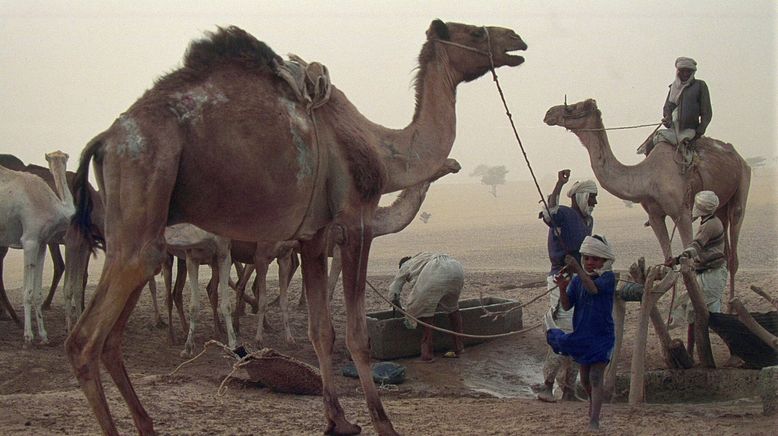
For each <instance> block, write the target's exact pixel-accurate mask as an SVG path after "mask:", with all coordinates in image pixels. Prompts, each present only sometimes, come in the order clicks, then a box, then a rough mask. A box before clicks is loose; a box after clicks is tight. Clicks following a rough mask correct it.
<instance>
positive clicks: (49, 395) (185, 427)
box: [0, 169, 778, 435]
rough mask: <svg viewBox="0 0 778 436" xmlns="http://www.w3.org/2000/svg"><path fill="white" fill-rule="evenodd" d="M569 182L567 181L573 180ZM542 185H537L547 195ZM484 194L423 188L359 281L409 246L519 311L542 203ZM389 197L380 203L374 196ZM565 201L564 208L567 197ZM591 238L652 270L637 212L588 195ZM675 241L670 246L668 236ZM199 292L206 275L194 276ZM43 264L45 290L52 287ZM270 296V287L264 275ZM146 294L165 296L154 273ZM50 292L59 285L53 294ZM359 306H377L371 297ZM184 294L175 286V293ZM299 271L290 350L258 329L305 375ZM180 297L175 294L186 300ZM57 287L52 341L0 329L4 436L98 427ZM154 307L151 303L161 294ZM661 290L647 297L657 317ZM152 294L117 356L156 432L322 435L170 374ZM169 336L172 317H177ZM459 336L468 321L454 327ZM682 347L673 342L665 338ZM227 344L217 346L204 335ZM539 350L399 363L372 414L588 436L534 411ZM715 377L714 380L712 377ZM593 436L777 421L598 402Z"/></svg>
mask: <svg viewBox="0 0 778 436" xmlns="http://www.w3.org/2000/svg"><path fill="white" fill-rule="evenodd" d="M573 178H574V179H575V178H576V175H575V174H574V175H573ZM775 181H776V178H775V173H774V172H770V171H769V170H767V169H760V170H759V172H757V173H756V174H755V176H754V179H753V182H752V187H751V195H750V198H749V203H748V208H747V213H746V219H745V223H744V225H743V231H742V234H741V243H740V266H741V267H740V272H739V273H738V276H737V278H738V281H737V291H736V294H737V296H739V297H740V298H741V299H742V301H743V302H744V303H745V305H746V307H748V308H749V309H750V310H751V311H762V312H764V311H768V310H769V305H768V304H767V303H766V302H765V301H764V300H762V299H760V298H759V297H758V296H756V295H755V294H754V293H753V292H751V291H750V290H748V287H749V286H750V285H757V286H761V287H763V288H764V289H765V290H767V291H768V292H769V293H771V294H772V295H776V294H775V292H776V291H775V286H774V283H776V279H778V271H777V270H776V266H777V265H778V238H776V230H778V225H777V224H778V223H777V219H776V203H775V199H776V191H775V188H774V186H775ZM552 184H553V180H552V179H548V178H547V179H545V180H544V181H543V184H542V187H543V188H544V189H546V190H550V189H551V186H550V185H552ZM497 194H498V196H497V197H493V196H492V195H491V194H490V193H489V191H488V187H486V186H483V185H477V184H473V185H450V184H440V183H439V184H436V185H433V186H432V188H431V189H430V192H429V195H428V197H427V200H426V202H425V204H424V205H423V207H422V211H427V212H429V213H431V215H432V216H431V218H430V220H429V222H428V223H426V224H425V223H423V222H422V221H421V220H416V221H415V222H414V223H412V224H411V225H410V226H409V227H408V228H407V229H406V230H405V231H403V232H402V233H399V234H396V235H389V236H385V237H382V238H380V239H378V240H376V241H375V242H374V245H373V250H372V252H371V258H370V264H369V278H368V280H369V281H370V283H371V284H372V285H373V286H375V287H376V288H377V289H378V290H380V291H383V292H385V290H386V287H387V286H388V284H389V282H390V280H391V274H392V273H393V272H394V271H395V270H396V268H397V267H396V265H397V261H398V260H399V258H400V257H402V256H403V255H412V254H414V253H416V252H419V251H422V250H424V251H442V252H447V253H449V254H451V255H453V256H454V257H456V258H458V259H459V260H460V261H461V262H462V264H463V265H464V267H465V270H466V281H465V290H464V295H463V296H462V298H463V299H465V298H478V297H479V296H484V297H488V296H492V297H500V298H510V299H519V300H521V301H529V300H530V299H532V298H533V297H534V296H537V295H540V294H541V293H543V292H544V290H545V282H544V280H545V271H546V270H547V264H548V260H547V257H546V249H545V243H546V242H545V241H546V229H545V228H544V226H543V224H542V223H541V222H540V221H539V220H538V219H537V212H538V205H537V202H538V200H539V198H538V195H537V192H536V191H535V190H534V186H533V185H531V184H530V183H518V182H515V183H508V184H506V185H503V186H499V187H498V190H497ZM386 201H391V198H387V199H386ZM564 201H566V200H564ZM595 219H596V222H595V233H600V234H604V235H606V237H607V238H608V240H609V241H610V242H611V244H612V245H613V246H614V247H615V249H616V254H617V256H618V259H617V261H616V264H615V269H617V270H625V269H626V268H627V267H628V266H629V264H631V263H632V262H634V261H635V260H636V259H637V257H639V256H645V257H646V260H647V263H648V264H657V263H659V262H660V261H661V257H662V256H661V252H660V250H659V246H658V244H657V242H656V240H655V239H654V236H653V234H652V232H651V230H650V229H649V228H645V227H643V222H644V221H645V219H646V215H645V212H643V210H642V209H641V208H640V207H639V206H638V205H633V206H632V207H628V205H626V204H625V203H624V202H622V201H621V200H619V199H616V198H615V197H612V196H610V195H609V194H607V193H601V195H600V204H599V205H598V207H597V209H596V210H595ZM675 239H676V241H674V250H675V251H676V252H677V251H678V250H679V249H680V242H679V241H677V239H678V237H677V236H676V238H675ZM101 263H102V262H101V257H98V258H97V259H95V260H93V261H92V264H91V266H90V276H89V282H88V287H87V296H89V295H91V293H92V292H93V291H94V288H95V285H96V283H97V280H98V278H99V272H100V266H101ZM202 271H203V272H202V273H201V275H200V277H201V279H200V280H201V284H203V285H204V284H205V282H207V280H208V278H209V274H208V273H207V272H206V269H205V268H203V270H202ZM21 272H22V262H21V253H20V252H19V251H18V250H12V252H11V253H9V255H8V257H7V258H6V262H5V266H4V273H5V285H6V288H7V289H8V290H9V296H10V298H11V301H12V302H13V303H14V306H15V307H16V309H17V312H18V313H19V314H21V306H22V298H21V289H20V288H21V285H22V275H21ZM50 274H51V272H50V262H49V261H48V260H47V272H46V276H45V277H44V282H46V281H47V280H49V277H50ZM268 278H269V288H270V292H271V295H272V294H274V293H275V292H276V291H275V289H276V284H277V280H276V279H275V278H274V277H273V270H271V273H270V274H269V276H268ZM157 282H158V287H159V288H160V289H163V286H162V281H161V279H159V278H158V279H157ZM60 291H61V290H60ZM366 292H367V294H366V295H367V296H366V301H367V310H368V312H371V311H380V310H386V309H387V307H386V303H384V302H383V300H382V299H381V298H379V297H378V296H377V295H376V294H375V293H374V292H373V291H372V290H370V288H368V290H367V291H366ZM185 294H188V292H186V291H185ZM299 294H300V278H299V274H298V276H297V277H296V278H295V279H294V281H293V283H292V287H291V296H290V298H291V300H292V302H293V304H292V305H291V307H292V314H291V321H292V332H293V334H294V337H295V340H296V343H295V344H291V345H290V344H286V343H284V342H283V338H282V336H281V334H280V333H279V328H280V314H279V312H278V308H277V307H273V308H271V311H270V314H269V319H270V322H271V324H272V325H273V326H274V327H275V331H272V332H270V333H269V334H267V335H266V342H265V343H264V344H262V345H264V346H267V347H271V348H274V349H276V350H278V351H280V352H282V353H286V354H289V355H292V356H294V357H296V358H298V359H301V360H303V361H305V362H308V363H311V364H314V365H316V357H315V354H314V352H313V349H312V346H311V345H310V343H309V341H308V340H307V337H306V322H307V314H306V311H305V309H304V308H298V307H297V305H296V301H297V299H298V297H299ZM187 298H188V295H187V296H185V303H186V302H188V300H187ZM60 299H61V292H60V293H59V294H58V295H57V297H55V300H54V304H53V307H52V309H51V310H49V311H48V312H46V314H45V316H46V326H47V329H48V332H49V338H50V341H51V343H50V344H49V345H47V346H41V345H36V346H34V347H32V348H30V349H23V347H22V342H23V341H22V331H21V330H20V329H18V328H17V327H16V326H15V325H14V324H13V323H12V322H11V321H10V320H9V319H8V318H7V317H4V318H2V319H0V331H2V335H1V336H0V432H1V433H3V434H16V433H23V434H47V435H48V434H99V432H100V429H99V427H98V425H97V422H96V421H95V419H94V416H93V414H92V412H91V410H90V409H89V406H88V404H87V402H86V400H85V397H84V395H83V394H82V393H81V391H80V390H79V388H78V386H77V383H76V380H75V378H74V377H73V375H72V373H71V368H70V365H69V364H68V362H67V359H66V358H65V356H64V350H63V342H64V340H65V337H66V333H65V331H64V319H63V318H64V309H63V307H62V304H61V300H60ZM158 299H159V302H160V304H164V298H163V297H162V295H159V296H158ZM668 305H669V296H668V295H666V296H665V297H663V298H662V300H660V304H659V307H660V309H661V310H662V313H663V314H665V316H666V313H667V308H668ZM546 306H547V299H546V298H541V299H540V300H539V301H538V302H536V303H533V304H530V305H528V306H527V307H525V308H524V311H523V316H524V325H525V326H527V327H529V326H533V325H536V324H537V323H538V322H539V321H540V318H541V316H542V314H543V313H544V312H545V311H546V310H547V309H546ZM627 310H628V311H627V319H626V328H627V332H626V338H625V343H624V346H623V348H622V354H621V356H620V359H619V371H620V372H621V373H626V372H628V371H629V361H630V356H631V354H632V348H631V347H632V337H633V336H634V335H633V333H634V330H635V327H636V324H637V316H638V314H639V306H638V305H637V304H635V303H631V304H629V305H628V308H627ZM332 311H333V318H334V323H335V329H336V332H337V339H336V343H335V355H334V359H335V367H336V368H341V367H342V366H343V365H344V364H346V363H347V362H348V352H347V350H346V348H345V343H344V336H345V335H344V331H345V312H344V307H343V299H342V292H340V288H339V291H338V292H336V295H335V298H334V301H333V307H332ZM152 315H153V313H152V309H151V300H150V294H149V293H148V291H147V290H144V291H143V295H142V296H141V298H140V302H139V304H138V306H137V307H136V308H135V311H134V313H133V315H132V316H131V318H130V320H129V324H128V327H127V329H126V339H125V347H124V349H125V362H126V363H127V367H128V371H129V373H130V377H131V379H132V380H133V383H134V385H135V389H136V391H137V392H138V394H139V395H140V398H141V400H142V401H143V403H144V405H145V406H146V408H147V410H148V412H149V413H150V415H151V416H152V417H153V419H154V424H155V428H156V430H157V431H158V432H159V433H160V434H319V433H321V431H322V430H323V429H324V418H323V414H322V410H323V406H322V402H321V398H319V397H310V396H295V395H286V394H278V393H273V392H271V391H270V390H269V389H267V388H264V387H260V386H257V385H255V384H253V383H251V382H249V381H247V376H246V374H245V373H243V372H242V371H241V372H238V373H236V377H235V378H233V379H231V380H230V381H228V382H227V383H226V386H227V388H228V389H227V390H226V392H225V393H224V394H223V395H217V389H218V387H219V384H220V383H221V382H222V380H223V379H224V377H225V376H226V375H227V374H228V373H229V372H230V370H231V363H232V362H231V361H230V360H228V359H225V357H224V356H223V355H222V354H221V353H220V352H219V351H216V350H211V351H209V352H207V353H206V354H205V355H203V356H202V357H201V358H199V359H198V360H196V361H195V362H193V363H191V364H190V365H188V366H185V367H183V368H181V369H180V370H179V371H178V372H177V373H176V374H174V375H169V374H170V373H171V372H173V370H174V369H175V368H176V367H177V366H178V365H179V364H180V363H181V362H182V361H184V360H185V359H183V358H181V357H180V356H179V352H180V351H181V349H182V345H181V344H178V345H171V344H169V343H168V337H167V333H166V330H165V328H160V327H157V326H154V325H152ZM199 319H200V323H199V325H198V329H197V336H196V338H197V342H198V343H200V344H202V343H204V342H206V341H207V340H209V339H211V338H212V337H213V325H212V319H211V315H210V309H209V308H208V306H207V304H206V300H205V297H203V305H202V311H201V313H200V318H199ZM241 325H242V328H241V332H242V337H243V340H244V342H245V343H246V344H247V345H248V346H250V347H252V348H253V349H256V344H253V343H252V341H251V339H252V338H253V333H254V331H255V330H254V329H255V317H254V315H246V316H244V317H242V319H241ZM174 326H175V328H177V329H178V331H179V332H180V329H181V327H180V323H179V322H178V320H177V319H175V318H174ZM465 329H467V326H465ZM672 334H673V336H674V337H679V338H682V339H684V340H685V332H683V333H682V332H680V331H679V330H673V331H672ZM217 339H220V340H224V339H223V338H217ZM711 340H712V343H713V347H714V357H715V359H716V362H717V364H719V365H721V364H723V363H724V362H725V361H726V359H727V357H728V355H729V353H728V351H727V349H726V346H725V345H724V344H723V342H722V341H721V340H720V339H719V338H718V336H716V335H715V334H713V333H711ZM545 352H546V345H545V340H544V335H543V332H542V331H541V330H540V329H535V330H532V331H530V332H528V333H525V334H521V335H516V336H511V337H507V338H503V339H499V340H493V341H490V342H487V343H484V344H480V345H475V346H472V347H469V348H468V349H467V350H466V353H465V354H464V355H463V356H462V357H461V358H460V359H443V358H440V356H438V358H437V359H436V360H435V361H434V362H433V363H430V364H421V363H417V362H416V361H415V360H414V359H403V360H399V361H398V363H400V364H403V365H405V366H406V367H407V380H406V382H405V383H403V384H401V385H398V386H387V387H384V388H382V398H383V401H384V405H385V407H386V409H387V411H388V413H389V415H390V416H391V418H392V420H393V423H394V425H395V428H396V429H397V430H398V431H400V432H401V433H404V434H573V433H581V432H585V431H584V430H585V428H586V426H585V424H586V422H587V419H586V410H587V409H586V407H587V406H586V403H585V402H557V403H555V404H546V403H541V402H539V401H537V400H535V399H534V396H533V394H532V392H531V390H530V388H529V386H531V385H532V384H534V383H538V382H540V381H541V378H542V375H541V365H542V360H543V356H544V354H545ZM647 365H648V368H649V369H656V368H662V366H663V363H662V359H661V356H660V353H659V348H658V341H657V338H656V336H655V335H654V333H653V331H650V332H649V348H648V363H647ZM718 371H727V369H719V370H718ZM103 377H104V385H105V386H106V388H107V396H108V398H109V403H110V405H111V408H112V412H113V416H114V418H115V419H116V420H117V425H118V428H119V431H120V432H121V433H122V434H133V433H134V432H135V428H134V426H133V423H132V419H131V417H130V416H129V414H128V411H127V408H126V406H125V404H124V402H123V400H122V398H121V396H120V395H119V393H118V392H117V390H116V389H115V387H114V386H113V383H112V382H111V380H110V377H108V376H107V375H105V374H104V375H103ZM336 379H337V382H338V386H339V393H340V395H341V401H342V404H343V406H344V408H345V410H346V413H347V416H348V417H349V419H351V420H352V421H356V422H357V423H358V424H360V425H361V426H362V428H363V433H364V434H375V433H374V431H373V429H372V427H371V425H370V419H369V416H368V414H367V408H366V406H365V404H364V400H363V397H362V395H361V393H360V388H359V385H358V382H357V381H356V380H353V379H348V378H344V377H341V376H339V375H338V376H336ZM601 422H602V426H603V429H604V432H605V433H606V434H711V433H713V432H716V434H775V431H776V428H778V417H775V416H774V417H765V416H763V415H762V406H761V402H760V401H759V400H758V398H756V397H752V398H743V399H738V400H733V401H727V402H706V401H704V399H701V400H700V401H699V402H695V403H693V404H690V403H675V404H645V405H643V406H640V407H630V406H628V405H627V404H624V403H615V404H606V405H605V406H604V408H603V414H602V418H601Z"/></svg>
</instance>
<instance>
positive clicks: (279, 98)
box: [65, 20, 527, 435]
mask: <svg viewBox="0 0 778 436" xmlns="http://www.w3.org/2000/svg"><path fill="white" fill-rule="evenodd" d="M526 47H527V46H526V44H525V43H524V42H523V41H522V40H521V38H520V37H519V36H518V35H517V34H516V33H515V32H513V31H512V30H510V29H505V28H500V27H478V26H470V25H466V24H459V23H443V22H442V21H440V20H435V21H433V22H432V24H431V26H430V27H429V29H428V31H427V41H426V42H425V44H424V46H423V48H422V51H421V54H420V56H419V64H420V65H419V69H418V73H417V74H418V75H417V78H416V83H415V87H416V110H415V114H414V116H413V120H412V122H411V123H410V124H409V125H408V126H407V127H405V128H403V129H389V128H386V127H383V126H381V125H379V124H376V123H373V122H371V121H369V120H368V119H366V118H365V117H364V116H363V115H362V114H360V112H359V111H357V109H356V108H355V107H354V105H353V104H351V102H350V101H349V100H348V99H347V98H346V96H345V95H344V94H343V92H341V91H340V90H339V89H337V87H335V86H334V85H333V86H332V88H331V92H330V95H329V101H328V102H327V103H326V104H324V105H322V106H320V107H319V108H318V109H308V108H310V107H311V106H309V105H307V104H306V103H305V102H301V101H300V100H298V97H297V95H296V94H295V92H294V91H292V88H291V87H289V86H288V85H287V82H286V81H284V80H281V79H279V77H278V75H277V66H278V64H279V62H281V60H280V59H279V57H278V56H277V55H276V54H275V53H274V52H273V51H272V50H271V49H270V48H269V47H267V46H266V45H265V44H264V43H261V42H259V41H258V40H256V39H255V38H254V37H253V36H251V35H249V34H247V33H246V32H244V31H243V30H241V29H238V28H235V27H229V28H222V29H219V30H218V31H217V32H215V33H211V34H209V35H208V36H207V37H206V38H203V39H201V40H198V41H195V42H193V43H192V44H191V45H190V46H189V48H188V50H187V53H186V56H185V58H184V61H183V67H181V68H180V69H178V70H176V71H174V72H172V73H170V74H168V75H166V76H164V77H162V78H160V79H159V80H157V81H156V83H155V85H154V87H153V88H152V89H150V90H149V91H147V92H146V93H145V94H144V95H143V96H142V97H141V98H140V99H139V100H138V101H137V102H136V103H135V104H133V105H132V106H131V107H130V108H129V109H128V110H127V111H126V112H124V113H123V114H122V115H121V116H120V117H119V118H118V119H117V120H116V121H115V122H114V124H113V125H112V126H111V127H110V128H109V129H108V130H106V131H105V132H103V133H101V134H99V135H98V136H97V137H96V138H94V139H93V140H92V141H91V142H90V143H89V144H88V145H87V146H86V148H85V150H84V152H83V155H82V158H81V163H80V165H79V168H78V171H77V179H78V180H79V181H82V182H84V181H86V177H87V172H88V167H89V162H90V161H92V162H93V163H94V165H95V169H94V170H95V173H96V179H97V180H98V184H99V186H100V191H101V192H102V193H103V198H104V199H105V208H106V223H107V225H106V233H105V242H106V249H107V251H106V261H105V266H104V269H103V274H102V276H101V278H100V281H99V283H98V285H97V289H96V291H95V295H94V297H93V298H92V300H91V301H90V302H89V305H88V306H87V308H86V310H85V312H84V313H83V315H82V316H81V318H80V319H79V320H78V323H77V324H76V326H75V327H74V329H73V331H72V332H71V333H70V336H69V337H68V339H67V340H66V344H65V347H66V351H67V354H68V357H69V359H70V362H71V364H72V366H73V368H74V370H75V374H76V377H77V379H78V381H79V383H80V385H81V388H82V389H83V391H84V393H85V394H86V397H87V399H88V401H89V403H90V405H91V407H92V408H93V411H94V412H95V415H96V417H97V420H98V422H99V424H100V426H101V428H102V430H103V432H105V433H106V434H111V435H115V434H118V430H117V429H116V426H115V423H114V421H113V418H112V416H111V413H110V411H109V409H108V403H107V402H106V398H105V394H104V391H103V387H102V383H101V378H100V362H102V363H103V365H104V366H105V368H106V369H107V370H108V372H109V373H110V375H111V377H112V378H113V381H114V382H115V383H116V385H117V387H118V390H119V392H120V393H121V394H122V396H123V397H124V399H125V401H126V402H127V405H128V406H129V409H130V412H131V414H132V417H133V420H134V423H135V425H136V427H137V429H138V431H139V432H140V433H141V434H152V433H154V428H153V423H152V419H151V417H150V416H149V415H148V413H147V412H146V410H145V409H144V408H143V406H142V405H141V403H140V400H139V399H138V397H137V395H136V394H135V391H134V390H133V388H132V383H131V382H130V379H129V376H128V374H127V371H126V368H125V366H124V359H123V354H122V337H123V332H124V328H125V326H126V323H127V319H128V318H129V315H130V313H131V311H132V309H133V307H134V306H135V304H136V302H137V300H138V297H139V295H140V291H141V289H142V287H143V285H144V284H145V283H146V282H147V281H148V279H149V278H150V277H151V276H152V274H153V273H154V271H155V270H156V268H157V267H158V265H159V264H160V263H161V262H162V260H163V258H164V257H165V245H164V238H163V233H164V229H165V226H166V225H171V224H175V223H180V222H189V223H191V224H194V225H196V226H198V227H200V228H203V229H205V230H207V231H209V232H212V233H215V234H218V235H221V236H225V237H228V238H230V239H233V240H234V239H237V240H243V241H286V240H298V241H301V248H300V251H301V262H302V271H303V281H304V283H305V288H306V295H307V299H308V334H309V337H310V338H311V341H312V343H313V346H314V349H315V351H316V355H317V357H318V359H319V368H320V371H321V374H322V385H323V389H322V396H323V400H324V406H325V417H326V422H327V427H326V431H327V432H328V433H334V434H355V433H359V432H360V431H361V428H360V427H359V426H358V425H355V424H352V423H350V422H349V421H348V420H347V419H346V417H345V415H344V411H343V408H342V407H341V405H340V402H339V401H338V398H337V393H336V389H335V385H334V373H333V366H332V350H333V345H334V330H333V327H332V321H331V318H330V311H329V302H328V299H327V295H326V289H325V285H326V281H327V265H326V261H327V256H326V249H325V241H326V233H327V232H332V234H333V240H334V241H335V242H336V243H337V244H339V245H340V248H341V253H342V258H343V283H344V286H343V288H344V296H345V298H344V299H345V306H346V313H347V316H346V318H347V335H346V345H347V347H348V349H349V351H350V353H351V357H352V359H353V361H354V363H355V366H356V368H357V370H358V373H359V376H360V381H361V385H362V389H363V391H364V395H365V398H366V401H367V405H368V409H369V412H370V417H371V419H372V421H373V426H374V428H375V430H376V432H377V433H378V434H381V435H389V434H396V432H395V430H394V428H393V426H392V424H391V421H390V419H389V417H388V415H387V414H386V412H385V411H384V408H383V405H382V403H381V399H380V398H379V395H378V390H377V389H376V386H375V383H374V382H373V379H372V376H371V370H370V357H369V344H368V336H367V325H366V319H365V295H364V291H365V276H366V271H367V262H368V254H369V252H370V244H371V240H372V232H373V230H372V227H371V222H372V219H373V214H374V211H375V210H376V207H377V205H378V201H379V198H380V196H381V194H382V193H387V192H393V191H397V190H400V189H403V188H406V187H409V186H413V185H416V184H418V183H421V182H422V181H424V180H427V179H429V178H430V176H431V175H432V174H433V173H434V172H436V171H437V170H438V168H440V167H441V165H443V163H444V162H445V160H446V158H447V156H448V154H449V152H450V151H451V147H452V145H453V142H454V137H455V134H456V122H455V119H456V87H457V85H458V84H459V83H461V82H464V81H470V80H474V79H476V78H478V77H480V76H482V75H484V74H485V73H487V72H488V71H489V70H490V67H491V66H494V67H501V66H506V65H507V66H518V65H520V64H521V63H523V62H524V58H523V57H521V56H516V55H512V54H510V52H512V51H515V50H524V49H526ZM81 199H82V202H80V203H79V205H78V210H79V212H78V213H77V214H76V217H77V218H78V219H79V220H80V222H81V223H82V227H83V228H84V230H85V231H86V232H88V223H87V222H86V221H85V220H83V218H84V215H83V214H82V212H84V211H85V210H86V206H87V205H86V202H85V201H83V200H85V199H86V196H84V197H81Z"/></svg>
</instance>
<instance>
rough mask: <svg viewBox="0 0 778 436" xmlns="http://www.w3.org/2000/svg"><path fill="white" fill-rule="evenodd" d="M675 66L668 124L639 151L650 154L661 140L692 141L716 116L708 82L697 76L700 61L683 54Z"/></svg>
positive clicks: (666, 111) (667, 108) (666, 113)
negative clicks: (714, 115)
mask: <svg viewBox="0 0 778 436" xmlns="http://www.w3.org/2000/svg"><path fill="white" fill-rule="evenodd" d="M675 68H676V73H675V80H674V81H673V83H671V84H670V86H669V87H670V90H669V91H668V93H667V98H666V99H665V104H664V107H663V108H662V124H663V125H664V126H665V127H666V128H665V129H660V130H659V131H658V132H656V134H655V135H654V136H653V140H652V141H646V143H644V145H645V147H640V148H639V149H638V153H641V152H643V151H645V152H646V156H647V155H648V153H650V152H651V149H653V148H654V146H655V145H656V144H658V143H660V142H668V143H670V144H673V145H676V146H678V145H680V144H684V145H685V144H692V143H694V141H696V140H697V139H698V138H699V137H701V136H702V135H704V134H705V130H706V129H707V128H708V124H710V121H711V119H712V118H713V108H712V107H711V103H710V92H709V91H708V85H707V84H706V83H705V82H704V81H702V80H700V79H697V78H695V77H694V74H695V73H696V71H697V62H696V61H695V60H694V59H692V58H687V57H679V58H678V59H676V60H675ZM642 149H643V150H642Z"/></svg>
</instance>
